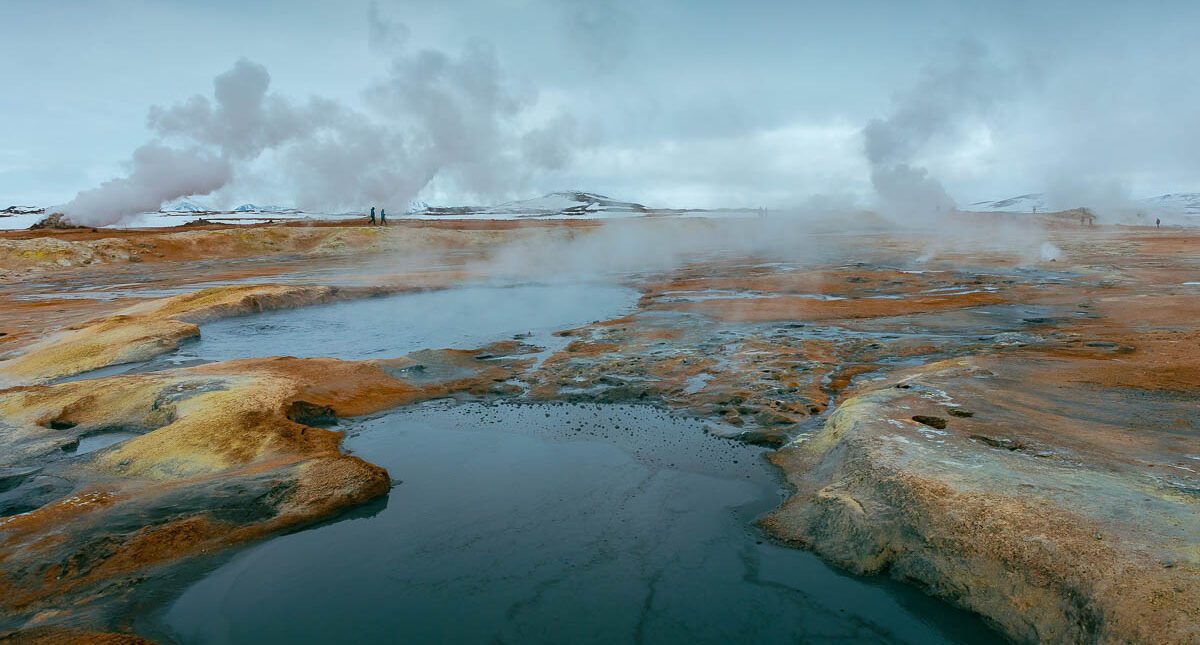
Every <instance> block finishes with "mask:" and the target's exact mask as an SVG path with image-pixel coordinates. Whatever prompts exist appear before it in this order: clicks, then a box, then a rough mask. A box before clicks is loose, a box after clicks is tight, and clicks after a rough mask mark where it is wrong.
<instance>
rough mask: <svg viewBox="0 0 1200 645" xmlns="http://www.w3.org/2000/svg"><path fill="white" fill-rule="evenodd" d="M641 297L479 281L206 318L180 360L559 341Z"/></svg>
mask: <svg viewBox="0 0 1200 645" xmlns="http://www.w3.org/2000/svg"><path fill="white" fill-rule="evenodd" d="M638 296H639V294H638V292H637V291H635V290H633V289H629V288H626V287H621V286H616V285H609V284H561V285H518V286H482V285H479V286H464V287H457V288H453V289H444V290H439V291H427V292H421V293H408V294H401V295H396V296H387V297H381V298H368V299H364V300H352V301H347V302H340V303H336V304H331V305H321V306H314V307H302V308H299V309H287V310H281V311H272V312H267V313H263V314H256V315H253V316H241V317H237V318H227V319H224V320H218V321H214V322H211V323H206V324H204V325H202V326H201V328H200V340H199V341H198V342H195V343H191V344H188V345H186V346H184V347H183V348H182V349H181V350H180V351H179V352H178V353H177V354H176V355H175V359H176V360H178V359H186V358H198V359H202V360H209V361H222V360H232V359H237V358H247V357H252V356H276V355H280V356H298V357H302V358H306V357H315V356H330V357H334V358H341V359H350V360H357V359H370V358H393V357H397V356H403V355H404V354H407V353H409V352H412V351H416V350H419V349H425V348H444V347H452V348H463V349H466V348H475V347H481V346H483V345H487V344H488V343H491V342H495V341H498V340H504V339H507V338H513V337H515V336H517V335H522V336H523V337H524V338H525V340H526V342H529V343H532V344H534V345H539V346H543V347H545V346H547V345H551V344H553V343H554V340H555V339H554V337H553V336H552V335H551V333H552V332H554V331H558V330H560V329H570V328H572V327H578V326H580V325H585V324H587V323H590V322H593V321H596V320H605V319H608V318H614V317H617V316H620V315H622V314H624V313H626V312H628V311H631V310H632V309H633V307H634V305H636V304H637V299H638ZM525 335H528V336H525Z"/></svg>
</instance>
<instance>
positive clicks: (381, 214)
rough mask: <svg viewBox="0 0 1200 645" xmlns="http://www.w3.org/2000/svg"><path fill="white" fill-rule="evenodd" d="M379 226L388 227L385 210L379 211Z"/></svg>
mask: <svg viewBox="0 0 1200 645" xmlns="http://www.w3.org/2000/svg"><path fill="white" fill-rule="evenodd" d="M379 225H380V226H387V210H386V209H383V208H381V209H379Z"/></svg>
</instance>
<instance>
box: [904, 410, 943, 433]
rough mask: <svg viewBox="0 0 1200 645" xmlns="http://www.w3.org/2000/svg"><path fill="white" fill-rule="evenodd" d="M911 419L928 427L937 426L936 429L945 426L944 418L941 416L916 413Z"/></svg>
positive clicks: (941, 428)
mask: <svg viewBox="0 0 1200 645" xmlns="http://www.w3.org/2000/svg"><path fill="white" fill-rule="evenodd" d="M912 420H913V421H916V422H917V423H920V424H924V425H927V426H929V427H930V428H937V429H938V430H944V429H945V428H946V420H945V419H943V418H941V417H931V416H926V415H924V414H918V415H916V416H914V417H913V418H912Z"/></svg>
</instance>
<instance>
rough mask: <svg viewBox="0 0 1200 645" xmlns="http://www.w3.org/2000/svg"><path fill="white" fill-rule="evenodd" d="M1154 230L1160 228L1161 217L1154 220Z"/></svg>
mask: <svg viewBox="0 0 1200 645" xmlns="http://www.w3.org/2000/svg"><path fill="white" fill-rule="evenodd" d="M1154 228H1162V218H1161V217H1155V218H1154Z"/></svg>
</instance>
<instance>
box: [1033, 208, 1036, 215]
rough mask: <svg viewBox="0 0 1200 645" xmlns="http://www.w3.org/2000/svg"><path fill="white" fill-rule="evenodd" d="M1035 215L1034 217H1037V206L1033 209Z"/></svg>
mask: <svg viewBox="0 0 1200 645" xmlns="http://www.w3.org/2000/svg"><path fill="white" fill-rule="evenodd" d="M1033 214H1034V215H1037V206H1034V207H1033Z"/></svg>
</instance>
